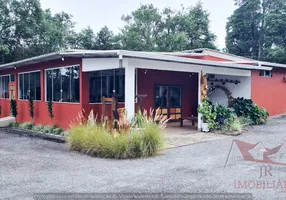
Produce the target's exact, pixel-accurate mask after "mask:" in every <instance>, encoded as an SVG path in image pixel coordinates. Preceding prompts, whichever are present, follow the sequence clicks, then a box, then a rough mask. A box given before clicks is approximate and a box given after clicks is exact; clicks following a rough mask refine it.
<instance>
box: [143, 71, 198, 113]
mask: <svg viewBox="0 0 286 200" xmlns="http://www.w3.org/2000/svg"><path fill="white" fill-rule="evenodd" d="M190 75H191V77H190ZM156 84H162V85H164V84H168V85H179V86H182V90H183V91H182V95H183V96H182V106H183V107H182V112H183V117H187V116H190V115H196V114H197V104H198V74H196V73H193V75H192V73H185V72H173V71H162V70H147V72H146V74H145V70H143V69H139V70H138V94H141V95H142V94H147V97H146V98H144V100H143V104H142V105H143V108H145V109H147V110H149V109H150V107H151V108H154V99H155V85H156Z"/></svg>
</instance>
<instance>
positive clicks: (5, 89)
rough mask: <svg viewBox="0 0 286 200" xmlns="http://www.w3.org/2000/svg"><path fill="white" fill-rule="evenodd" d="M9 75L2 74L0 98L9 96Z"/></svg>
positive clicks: (0, 78) (0, 77)
mask: <svg viewBox="0 0 286 200" xmlns="http://www.w3.org/2000/svg"><path fill="white" fill-rule="evenodd" d="M9 79H10V76H9V75H5V76H0V94H1V96H0V98H1V99H8V98H9Z"/></svg>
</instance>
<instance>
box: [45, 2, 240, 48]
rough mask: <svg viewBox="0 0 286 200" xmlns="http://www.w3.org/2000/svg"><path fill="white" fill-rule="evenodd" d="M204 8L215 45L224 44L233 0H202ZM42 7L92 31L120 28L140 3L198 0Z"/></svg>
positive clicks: (175, 5)
mask: <svg viewBox="0 0 286 200" xmlns="http://www.w3.org/2000/svg"><path fill="white" fill-rule="evenodd" d="M201 1H202V2H203V4H204V9H206V10H208V12H209V13H210V20H211V31H212V32H214V33H215V34H216V35H217V37H218V38H217V41H216V45H217V46H218V47H219V48H223V47H224V46H225V24H226V21H227V18H228V17H229V16H230V15H231V14H232V13H233V10H234V9H235V6H234V1H233V0H201ZM41 2H42V7H43V8H45V9H46V8H50V9H51V11H52V12H53V13H55V12H61V11H64V12H67V13H69V14H72V15H73V19H74V21H75V22H76V23H77V24H76V27H75V28H76V30H78V31H79V30H81V29H83V28H85V27H87V26H90V27H91V28H92V29H93V30H94V31H95V32H97V31H98V30H99V29H100V28H101V27H103V26H105V25H106V26H108V27H109V28H110V29H111V30H112V31H113V32H115V33H117V32H119V28H121V27H123V26H124V22H122V21H121V16H122V15H123V14H128V13H130V12H131V11H132V10H135V9H136V8H138V7H139V6H140V4H147V3H152V4H154V5H155V6H156V7H158V8H159V9H162V8H164V7H171V8H175V9H180V7H181V5H184V7H189V6H194V5H195V4H196V3H197V0H153V1H152V0H120V1H116V0H112V1H111V0H109V1H108V0H106V1H103V0H41Z"/></svg>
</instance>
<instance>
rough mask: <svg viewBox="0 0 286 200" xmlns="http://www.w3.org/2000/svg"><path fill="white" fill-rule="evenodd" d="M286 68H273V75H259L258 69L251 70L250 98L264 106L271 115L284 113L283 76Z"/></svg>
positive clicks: (285, 92)
mask: <svg viewBox="0 0 286 200" xmlns="http://www.w3.org/2000/svg"><path fill="white" fill-rule="evenodd" d="M285 76H286V69H282V68H274V69H273V77H272V78H269V77H261V76H259V71H252V75H251V98H252V100H253V101H254V102H255V103H256V104H257V105H258V106H259V107H264V108H265V109H266V110H267V112H269V114H270V115H271V116H273V115H279V114H282V113H286V83H285V82H284V81H283V78H284V77H285Z"/></svg>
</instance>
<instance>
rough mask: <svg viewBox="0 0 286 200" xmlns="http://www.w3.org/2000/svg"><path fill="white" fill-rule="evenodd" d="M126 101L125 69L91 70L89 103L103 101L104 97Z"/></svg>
mask: <svg viewBox="0 0 286 200" xmlns="http://www.w3.org/2000/svg"><path fill="white" fill-rule="evenodd" d="M136 82H137V73H136V71H135V95H136V93H137V83H136ZM113 96H115V97H116V98H117V101H118V102H124V101H125V69H123V68H122V69H109V70H100V71H94V72H89V103H101V98H102V97H107V98H110V97H113Z"/></svg>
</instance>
